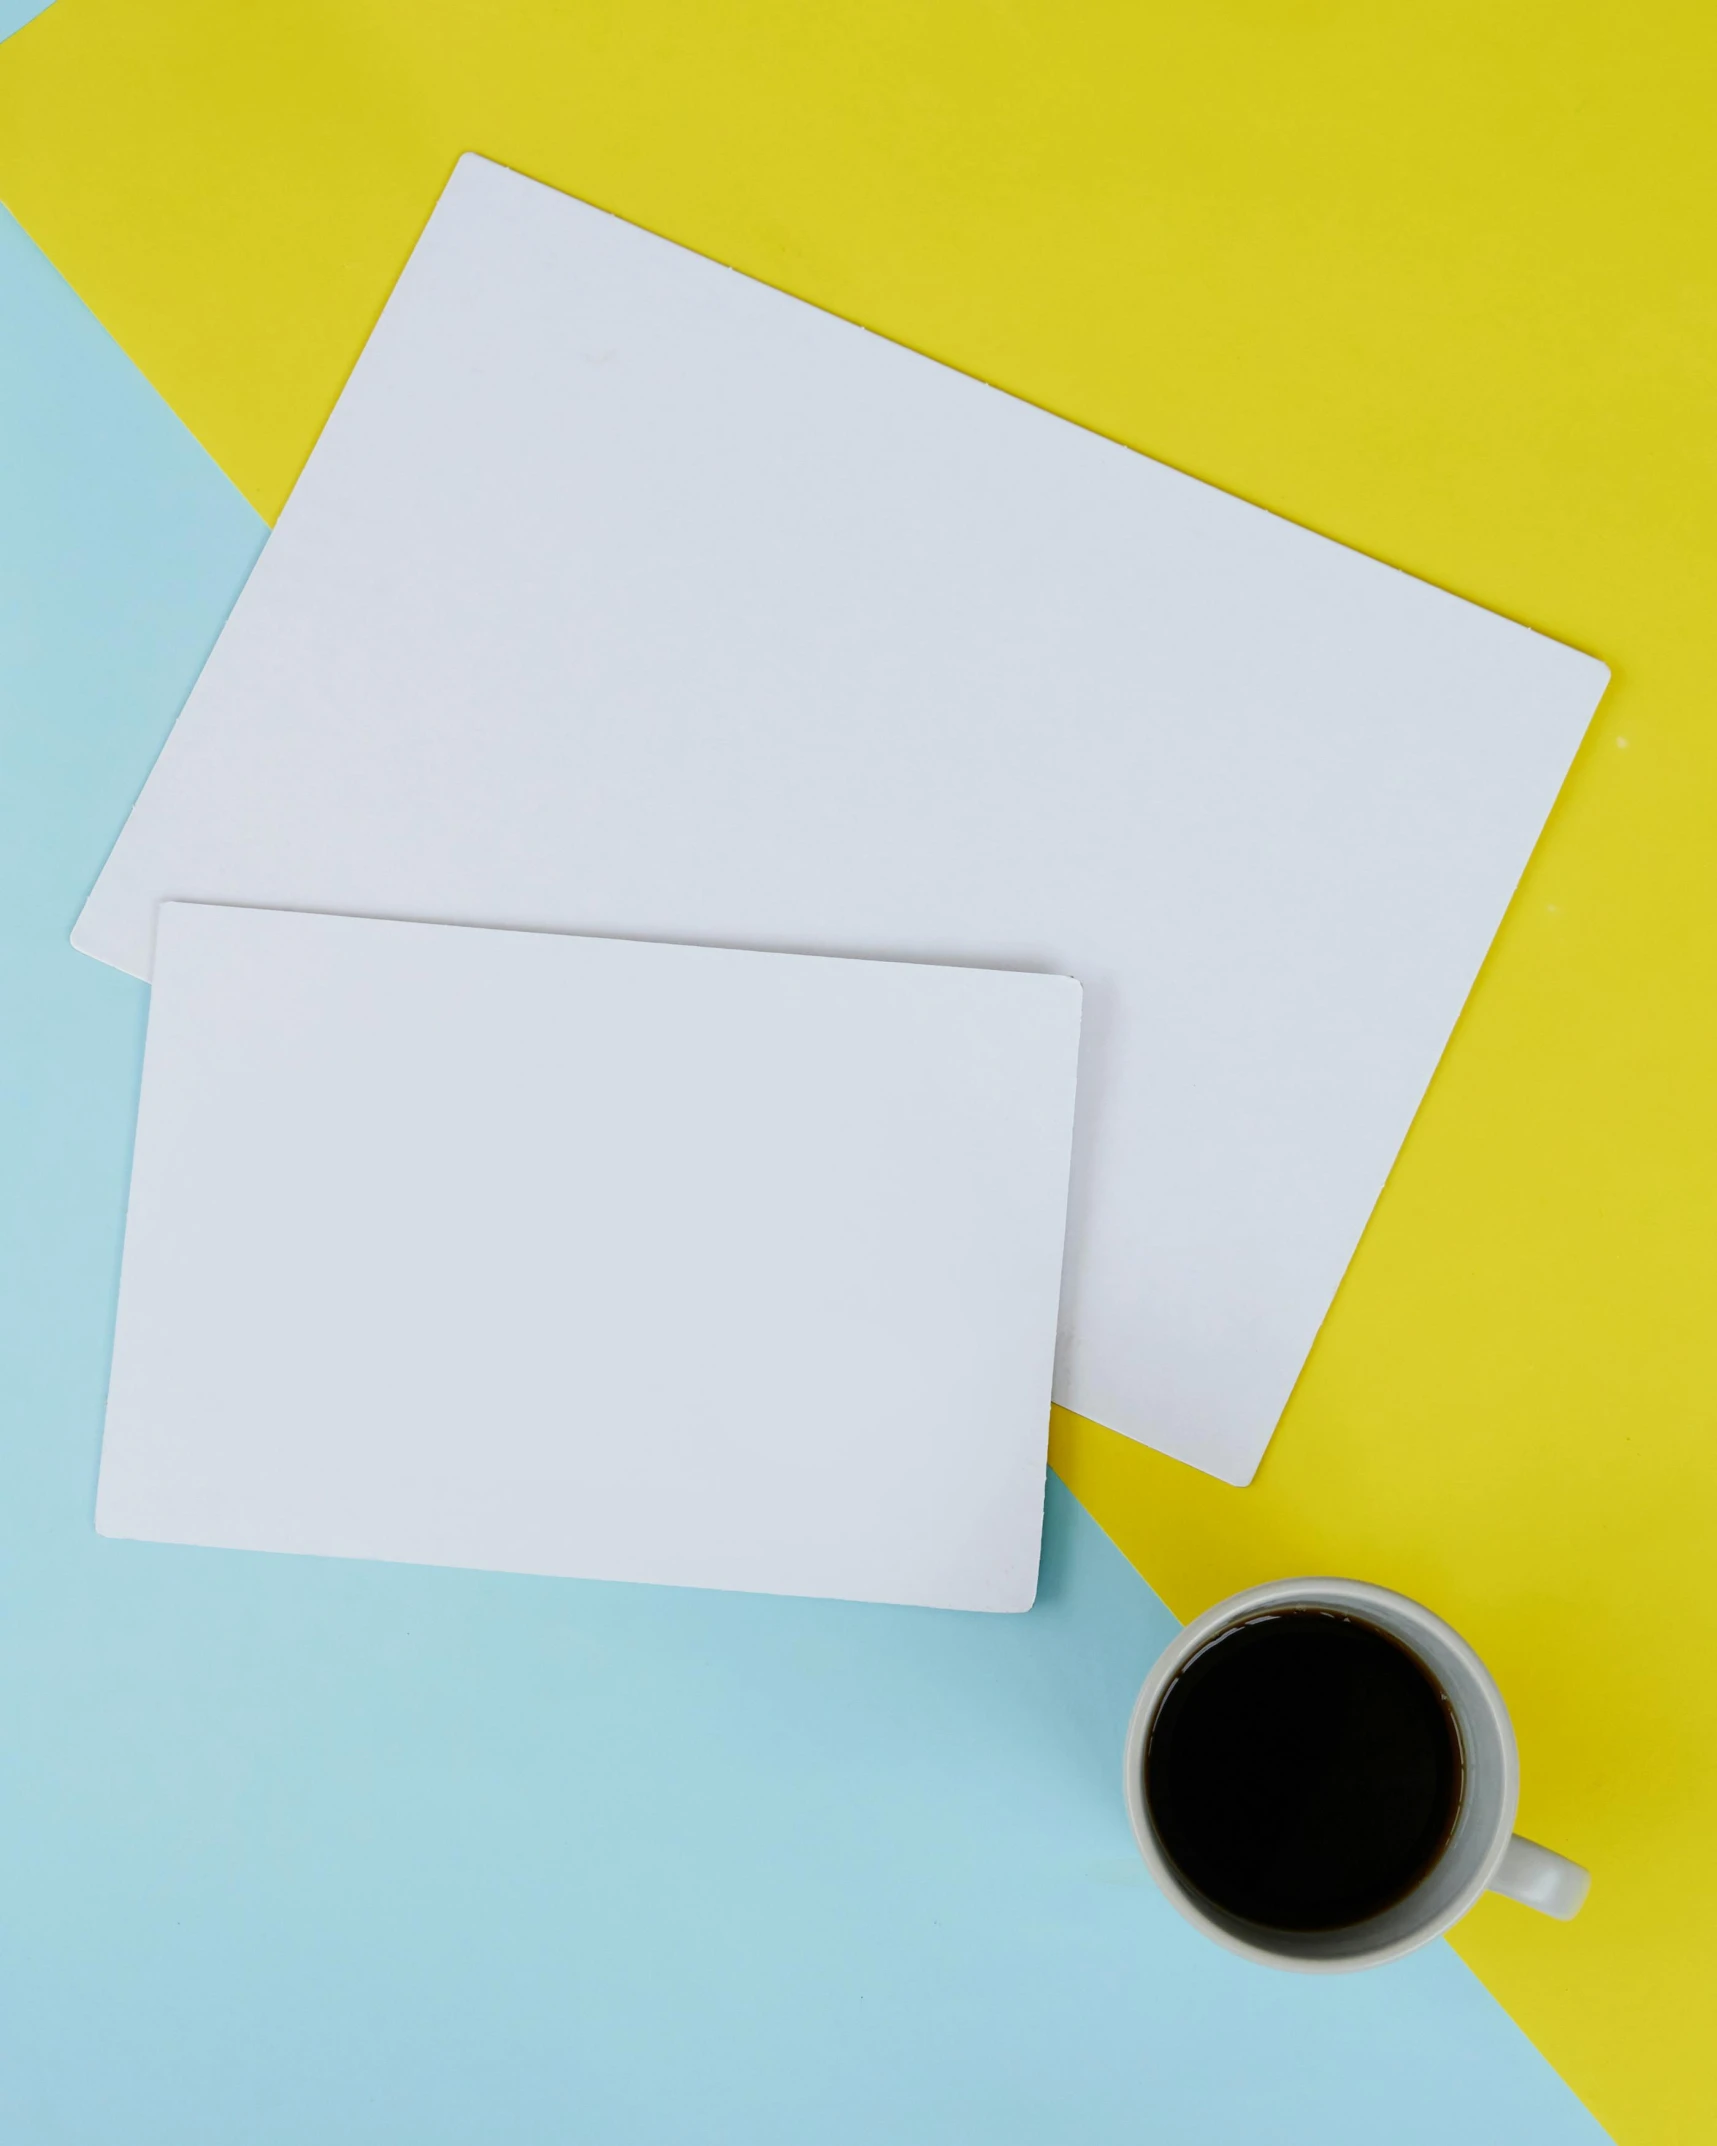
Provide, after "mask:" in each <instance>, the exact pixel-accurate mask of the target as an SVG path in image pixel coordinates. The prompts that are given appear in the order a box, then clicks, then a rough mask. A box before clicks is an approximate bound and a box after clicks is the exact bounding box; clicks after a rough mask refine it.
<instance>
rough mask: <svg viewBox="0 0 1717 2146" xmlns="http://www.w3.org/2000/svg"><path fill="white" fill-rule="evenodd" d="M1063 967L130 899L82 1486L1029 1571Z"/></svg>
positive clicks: (290, 1516)
mask: <svg viewBox="0 0 1717 2146" xmlns="http://www.w3.org/2000/svg"><path fill="white" fill-rule="evenodd" d="M1079 997H1080V994H1079V987H1078V985H1077V984H1076V983H1074V982H1072V981H1071V980H1069V979H1067V978H1064V977H1050V976H1030V975H1028V976H1017V975H1008V974H1005V973H1002V972H998V971H991V970H970V969H967V970H962V969H949V968H933V967H929V966H924V965H917V964H909V963H888V962H869V961H840V960H826V959H820V958H817V957H815V956H807V955H790V954H754V953H724V952H719V951H715V950H712V949H709V948H704V947H677V946H653V945H639V944H631V943H627V942H625V941H615V940H606V941H605V940H598V939H576V938H560V937H556V936H552V935H549V934H543V933H526V932H498V931H479V930H459V929H455V928H452V927H449V926H445V925H415V924H385V923H373V922H365V921H360V920H356V919H351V918H344V917H319V916H303V915H288V914H282V913H278V912H270V911H266V910H245V909H227V908H217V907H200V906H196V905H181V904H169V905H168V906H167V907H166V908H164V909H163V911H162V913H161V926H160V937H159V940H158V943H157V947H156V959H155V986H154V991H153V994H152V999H151V1005H150V1012H149V1034H148V1043H147V1047H146V1051H145V1057H144V1070H143V1095H142V1104H141V1109H140V1113H139V1118H138V1128H137V1149H136V1157H135V1161H134V1163H133V1168H132V1184H131V1200H130V1207H129V1210H128V1213H127V1217H126V1229H125V1256H124V1265H123V1269H122V1274H121V1282H120V1299H119V1324H118V1333H117V1338H116V1341H115V1347H114V1360H113V1375H112V1381H111V1386H110V1389H109V1397H108V1408H107V1430H106V1436H105V1439H104V1442H103V1446H102V1457H101V1478H100V1487H99V1491H98V1496H97V1505H96V1525H97V1527H98V1528H99V1529H100V1531H101V1532H102V1533H103V1534H105V1535H124V1536H138V1537H144V1538H146V1539H149V1540H152V1541H160V1542H181V1543H204V1544H213V1545H220V1546H225V1547H229V1548H236V1549H250V1550H290V1551H308V1552H315V1553H320V1554H323V1555H326V1556H335V1557H371V1558H388V1559H405V1560H408V1561H412V1562H417V1563H424V1564H438V1565H474V1566H483V1567H487V1568H490V1569H495V1570H500V1571H508V1572H535V1573H554V1574H562V1575H570V1576H576V1577H583V1578H594V1579H611V1580H652V1581H666V1582H673V1583H677V1584H680V1585H684V1586H694V1587H736V1588H746V1589H752V1590H757V1591H761V1592H765V1593H781V1594H811V1595H839V1596H844V1597H848V1598H851V1599H855V1600H860V1601H870V1602H908V1603H920V1604H925V1605H929V1606H932V1607H937V1608H946V1609H983V1610H1022V1609H1027V1608H1029V1607H1030V1605H1031V1601H1032V1597H1033V1594H1034V1593H1035V1591H1036V1586H1037V1564H1038V1541H1039V1535H1040V1532H1041V1525H1042V1516H1043V1488H1044V1466H1045V1455H1046V1447H1047V1441H1048V1430H1049V1397H1050V1381H1051V1372H1052V1366H1053V1361H1054V1351H1055V1317H1056V1300H1057V1293H1058V1290H1059V1286H1060V1274H1061V1252H1062V1240H1063V1233H1064V1229H1065V1223H1066V1206H1067V1173H1068V1161H1069V1153H1070V1148H1071V1142H1072V1127H1073V1093H1074V1078H1075V1070H1076V1064H1077V1058H1078V1038H1079Z"/></svg>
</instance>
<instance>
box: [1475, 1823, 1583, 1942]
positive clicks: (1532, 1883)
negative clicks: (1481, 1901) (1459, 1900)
mask: <svg viewBox="0 0 1717 2146" xmlns="http://www.w3.org/2000/svg"><path fill="white" fill-rule="evenodd" d="M1591 1885H1592V1873H1591V1872H1590V1871H1589V1870H1582V1869H1581V1867H1580V1865H1579V1864H1578V1863H1570V1862H1569V1860H1568V1858H1567V1857H1566V1856H1565V1855H1557V1854H1556V1853H1555V1852H1554V1851H1553V1850H1552V1849H1549V1848H1540V1847H1539V1845H1538V1843H1537V1842H1536V1841H1535V1840H1525V1839H1523V1838H1522V1837H1521V1835H1520V1834H1518V1833H1514V1834H1511V1835H1510V1836H1509V1842H1508V1846H1507V1847H1506V1848H1505V1849H1504V1850H1503V1851H1502V1861H1501V1862H1500V1863H1499V1864H1498V1865H1497V1866H1496V1869H1495V1870H1494V1871H1493V1872H1492V1873H1491V1881H1490V1889H1491V1891H1492V1892H1493V1893H1501V1894H1502V1895H1503V1897H1504V1898H1505V1899H1508V1900H1518V1901H1520V1902H1521V1904H1522V1905H1523V1906H1525V1907H1529V1908H1536V1909H1537V1910H1538V1912H1539V1914H1541V1915H1554V1916H1555V1918H1556V1920H1557V1921H1558V1922H1568V1921H1570V1920H1571V1919H1572V1918H1573V1917H1574V1916H1576V1915H1578V1914H1579V1912H1580V1909H1581V1907H1582V1906H1583V1905H1584V1903H1585V1899H1586V1895H1587V1893H1588V1892H1589V1891H1590V1890H1591Z"/></svg>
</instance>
